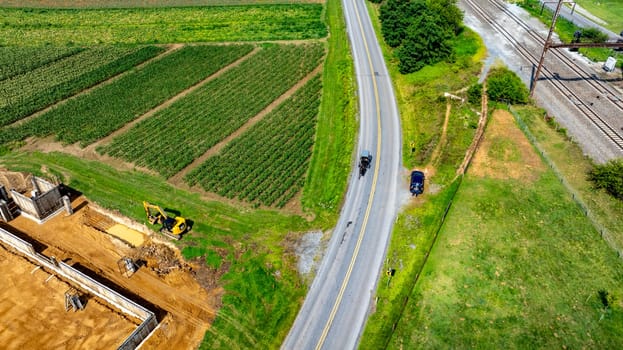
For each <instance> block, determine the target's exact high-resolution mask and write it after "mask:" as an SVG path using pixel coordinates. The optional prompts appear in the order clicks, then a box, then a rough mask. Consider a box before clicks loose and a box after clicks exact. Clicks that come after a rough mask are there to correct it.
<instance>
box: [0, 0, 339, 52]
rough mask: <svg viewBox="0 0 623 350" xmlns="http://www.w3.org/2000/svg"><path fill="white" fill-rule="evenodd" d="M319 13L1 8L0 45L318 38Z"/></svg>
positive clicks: (294, 7) (303, 7) (304, 9)
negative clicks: (0, 31) (0, 33)
mask: <svg viewBox="0 0 623 350" xmlns="http://www.w3.org/2000/svg"><path fill="white" fill-rule="evenodd" d="M322 11H323V6H322V4H274V5H245V6H207V7H178V8H125V9H18V8H0V18H2V19H3V20H2V23H0V28H1V30H2V36H0V46H19V45H23V43H25V42H27V43H29V45H47V44H56V45H68V44H70V45H93V44H100V43H109V44H118V43H125V44H137V43H182V42H220V41H258V40H306V39H318V38H323V37H325V36H326V35H327V28H326V25H325V24H324V23H323V21H322Z"/></svg>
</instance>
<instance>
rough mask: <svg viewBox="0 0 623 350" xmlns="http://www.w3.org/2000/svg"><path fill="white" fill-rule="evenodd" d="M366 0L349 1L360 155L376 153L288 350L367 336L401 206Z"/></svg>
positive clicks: (393, 135) (387, 100) (386, 83)
mask: <svg viewBox="0 0 623 350" xmlns="http://www.w3.org/2000/svg"><path fill="white" fill-rule="evenodd" d="M364 1H365V0H343V1H342V3H343V8H344V17H345V20H346V26H347V30H348V33H349V36H350V40H351V48H352V53H353V59H354V62H355V69H356V74H357V82H358V85H359V92H358V93H359V105H360V134H359V144H358V152H357V155H356V157H357V158H358V157H359V154H360V153H361V151H362V150H369V151H371V152H372V155H373V159H372V165H371V168H370V169H369V170H368V171H367V173H366V175H365V176H363V177H361V178H359V171H358V168H357V160H355V159H354V160H353V171H352V174H351V178H350V182H349V187H348V191H347V194H346V200H345V203H344V206H343V207H342V212H341V214H340V219H339V221H338V223H337V225H336V227H335V228H334V230H333V235H332V238H331V240H330V242H329V247H328V249H327V252H326V254H325V256H324V258H323V260H322V262H321V264H320V267H319V269H318V272H317V274H316V277H315V279H314V281H313V283H312V285H311V287H310V290H309V291H308V293H307V297H306V299H305V301H304V303H303V306H302V308H301V310H300V311H299V314H298V316H297V318H296V320H295V322H294V325H293V327H292V329H291V330H290V333H289V334H288V336H287V338H286V339H285V341H284V343H283V344H282V349H297V350H299V349H340V350H345V349H354V348H356V346H357V344H358V339H359V336H360V334H361V332H362V331H363V327H364V324H365V321H366V318H367V316H368V313H369V310H370V307H371V306H372V303H373V302H374V300H373V298H374V291H375V289H376V283H377V280H378V278H379V275H380V273H381V272H382V271H381V268H382V264H383V260H384V257H385V253H386V249H387V245H388V242H389V237H390V233H391V230H392V226H393V223H394V220H395V217H396V213H397V209H398V196H399V192H403V191H404V192H406V191H408V189H407V184H406V182H405V183H404V184H403V181H402V180H401V175H402V174H401V169H402V168H401V142H402V141H401V131H400V122H399V120H400V119H399V116H398V109H397V107H396V102H395V101H396V99H395V96H394V92H393V87H392V83H391V79H390V77H389V74H388V72H387V68H386V66H385V62H384V59H383V55H382V53H381V49H380V47H379V44H378V42H377V40H376V36H375V33H374V30H373V28H372V24H371V22H370V18H369V16H368V12H367V9H366V6H365V2H364Z"/></svg>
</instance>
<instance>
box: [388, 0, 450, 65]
mask: <svg viewBox="0 0 623 350" xmlns="http://www.w3.org/2000/svg"><path fill="white" fill-rule="evenodd" d="M440 23H441V18H440V17H439V15H437V14H435V13H433V12H432V11H426V12H425V13H423V14H421V15H420V16H419V17H417V18H416V20H415V21H414V22H413V23H412V24H411V25H410V26H409V28H407V33H406V36H405V39H404V40H403V42H402V46H400V47H399V48H398V49H397V50H396V57H398V59H399V60H400V62H399V64H398V69H399V70H400V73H402V74H408V73H412V72H415V71H418V70H420V69H422V67H424V66H426V65H430V64H435V63H437V62H440V61H442V60H444V59H446V58H448V57H450V56H451V55H452V46H451V44H450V39H452V34H451V33H450V32H449V31H448V30H447V29H446V28H444V27H443V26H442V25H441V24H440Z"/></svg>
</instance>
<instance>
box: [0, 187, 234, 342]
mask: <svg viewBox="0 0 623 350" xmlns="http://www.w3.org/2000/svg"><path fill="white" fill-rule="evenodd" d="M72 207H73V208H76V209H77V210H76V212H75V213H74V214H73V215H71V216H68V215H67V214H66V213H61V214H58V215H57V216H56V217H54V218H52V219H50V220H48V221H46V222H45V223H44V224H37V223H35V222H33V221H31V220H29V219H26V218H25V217H23V216H19V217H17V218H15V219H14V220H12V221H11V222H10V223H9V224H4V223H3V224H2V226H3V227H4V228H5V229H7V230H8V231H11V232H13V233H15V234H17V235H18V236H20V237H22V238H23V239H25V240H26V241H29V242H31V243H33V245H34V246H35V249H36V250H37V251H38V252H39V253H42V254H44V255H46V256H54V257H56V258H57V259H58V260H62V261H64V262H66V263H68V264H70V265H72V266H73V267H75V268H77V269H79V270H81V271H82V272H84V273H86V274H88V275H90V276H91V277H93V278H95V279H97V280H99V281H100V282H102V283H104V284H106V285H107V286H109V287H111V288H113V289H115V290H116V291H118V292H120V293H121V294H124V295H125V296H127V297H129V298H130V299H133V300H135V301H137V302H138V303H140V304H141V305H143V306H145V307H146V308H148V309H150V310H151V311H153V312H154V313H155V314H156V317H157V319H158V321H159V327H158V328H157V329H156V331H155V332H154V334H152V336H151V337H150V338H149V339H148V340H147V341H146V343H145V344H144V345H143V347H142V349H167V350H169V349H191V348H197V347H198V346H199V344H200V342H201V340H202V339H203V336H204V334H205V332H206V331H207V329H208V328H209V325H210V323H211V322H212V321H213V320H214V317H215V312H216V310H217V309H218V307H219V306H220V297H221V295H222V293H223V291H222V289H220V288H218V287H215V288H212V289H210V290H206V289H205V288H204V287H203V286H204V285H207V284H208V283H201V282H202V281H199V280H198V279H197V276H201V278H202V279H204V280H209V279H210V278H211V275H210V272H209V271H204V269H206V268H205V267H203V266H201V265H195V264H193V263H191V262H187V261H184V259H183V258H182V257H181V255H180V253H179V251H177V249H175V248H174V246H173V245H172V244H161V243H157V242H156V241H154V239H156V237H146V239H145V243H144V244H143V245H141V246H138V247H132V246H131V245H129V244H127V243H126V242H124V241H123V240H120V239H118V238H116V237H115V236H113V235H111V234H108V233H106V230H103V229H102V228H103V227H106V225H107V224H106V222H107V221H106V219H103V218H102V217H101V216H102V215H101V214H99V213H98V212H96V211H95V210H90V209H89V202H88V201H87V200H86V199H85V198H84V197H78V198H77V199H75V200H74V201H73V202H72ZM156 240H157V239H156ZM171 246H173V248H172V247H171ZM122 257H131V258H133V259H134V260H136V261H139V264H140V268H139V270H138V271H137V272H136V273H135V274H133V275H132V276H131V277H129V278H128V277H125V276H124V275H123V274H122V273H121V271H120V270H119V266H118V264H117V263H118V261H119V259H121V258H122ZM0 278H4V277H0ZM30 278H32V276H31V275H30V274H22V277H20V275H18V276H16V277H12V279H11V281H12V282H11V283H14V284H20V285H21V284H22V283H25V284H28V283H29V282H28V280H29V279H30ZM22 279H24V281H22ZM204 282H205V281H204ZM22 289H24V288H22ZM66 289H67V288H65V289H63V292H64V290H66ZM44 294H45V293H44ZM61 297H63V296H62V295H61ZM0 305H3V304H0ZM59 305H61V306H63V303H60V304H59ZM93 305H95V303H89V304H88V305H87V308H86V309H89V308H90V307H91V306H93ZM27 309H28V310H29V311H27V312H24V313H22V314H32V313H33V310H34V309H35V308H33V307H28V308H27ZM63 313H64V310H63ZM3 315H4V314H3V313H2V312H0V322H2V320H4V318H3V317H4V316H3ZM110 317H113V316H110ZM110 317H109V318H110ZM114 317H121V318H123V317H124V316H123V315H121V314H118V315H117V316H114ZM17 321H18V322H17ZM10 322H11V324H12V327H13V329H14V332H15V334H28V333H27V332H28V328H27V327H28V325H29V322H27V321H22V320H21V318H20V316H19V315H17V316H14V319H12V320H11V321H10ZM102 322H103V321H102ZM115 328H117V327H115ZM131 328H132V327H131ZM61 330H62V329H61ZM131 331H132V330H130V331H129V332H125V333H124V334H125V335H120V337H119V338H118V343H120V342H121V341H123V339H125V337H127V335H129V334H130V333H131ZM106 332H108V331H106ZM106 332H104V331H101V332H94V334H96V336H97V337H102V335H101V334H106ZM59 333H62V331H59ZM80 334H81V336H82V333H80ZM0 337H2V332H0ZM26 338H28V336H26ZM80 339H82V340H81V341H83V342H85V343H84V344H91V343H90V342H94V343H98V344H99V340H98V339H99V338H95V339H92V338H89V337H88V334H84V336H83V338H80ZM23 341H29V340H28V339H26V340H23ZM87 342H88V343H87ZM0 344H6V343H4V342H2V338H0ZM43 344H45V345H46V347H47V346H48V345H49V344H50V343H47V342H46V343H43ZM115 344H116V343H115ZM79 347H80V348H89V349H90V348H92V347H91V346H85V347H82V346H79ZM110 347H111V346H108V348H110ZM28 348H42V347H40V346H39V347H37V346H35V347H28ZM61 348H62V347H61Z"/></svg>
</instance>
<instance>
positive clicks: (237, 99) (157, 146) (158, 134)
mask: <svg viewBox="0 0 623 350" xmlns="http://www.w3.org/2000/svg"><path fill="white" fill-rule="evenodd" d="M323 53H324V50H323V47H322V45H321V44H308V45H275V44H270V45H265V46H263V48H262V49H261V50H260V51H259V52H258V53H257V54H255V55H253V56H252V57H250V58H249V59H248V60H246V61H244V62H242V63H241V64H240V65H239V66H237V67H235V68H232V69H231V70H229V71H227V72H226V73H224V74H223V75H221V76H220V77H218V78H216V79H214V80H212V81H210V82H209V83H207V84H206V85H204V86H202V87H201V88H200V89H197V90H196V91H195V92H194V93H192V94H189V95H188V96H187V97H186V98H184V99H181V100H179V101H177V102H176V103H174V104H172V105H171V106H170V107H169V108H167V109H165V110H163V111H161V112H159V113H157V114H156V115H154V116H152V117H151V118H148V119H146V120H144V121H142V122H140V123H138V124H137V125H136V126H134V127H133V128H132V129H130V130H129V131H128V132H126V133H125V134H123V135H120V136H118V137H116V138H115V139H113V141H112V142H111V143H110V144H109V145H108V146H107V147H104V148H103V149H102V150H101V151H102V152H104V153H108V154H110V155H112V156H115V157H119V158H123V159H125V160H128V161H130V162H134V163H135V164H137V165H140V166H146V167H148V168H150V169H153V170H156V171H158V172H159V173H160V174H162V175H163V176H165V177H167V178H168V177H170V176H172V175H174V174H175V173H177V172H179V171H180V170H182V169H183V168H184V167H185V166H187V165H188V164H190V163H191V162H192V161H193V160H194V159H196V158H197V157H199V156H201V155H202V154H204V153H205V152H206V151H207V150H208V149H210V147H212V146H214V145H215V144H217V143H218V142H220V141H221V140H223V139H224V138H225V137H227V136H228V135H230V134H231V133H233V132H234V131H235V130H237V129H238V128H240V127H241V126H242V125H243V124H244V123H246V122H247V121H248V120H249V119H250V118H252V117H253V116H255V115H257V114H258V113H259V112H260V111H262V109H264V108H265V107H267V106H268V105H269V104H270V103H271V102H272V101H274V100H275V99H277V98H278V97H279V96H280V95H282V94H283V93H285V92H286V91H287V90H288V89H289V88H290V87H292V86H293V85H294V84H295V83H296V82H298V81H299V80H301V79H302V78H303V77H304V76H305V75H307V74H308V73H309V72H311V71H312V70H313V69H314V68H315V67H317V66H318V64H319V63H320V60H321V58H322V56H323Z"/></svg>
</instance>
